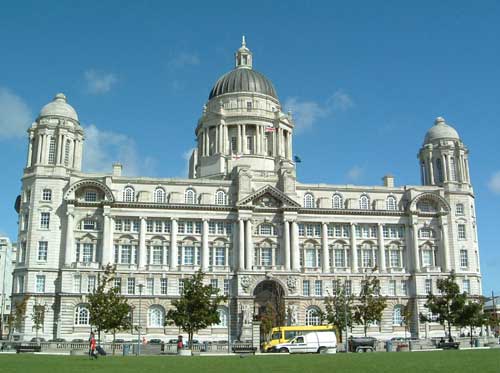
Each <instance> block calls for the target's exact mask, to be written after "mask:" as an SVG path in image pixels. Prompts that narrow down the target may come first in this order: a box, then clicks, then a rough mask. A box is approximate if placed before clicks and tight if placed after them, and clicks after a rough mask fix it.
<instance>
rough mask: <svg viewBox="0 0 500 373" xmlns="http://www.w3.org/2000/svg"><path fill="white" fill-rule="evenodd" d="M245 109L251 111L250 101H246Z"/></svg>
mask: <svg viewBox="0 0 500 373" xmlns="http://www.w3.org/2000/svg"><path fill="white" fill-rule="evenodd" d="M244 57H245V56H244ZM247 111H252V101H247Z"/></svg>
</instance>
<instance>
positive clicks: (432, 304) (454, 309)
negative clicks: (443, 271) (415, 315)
mask: <svg viewBox="0 0 500 373" xmlns="http://www.w3.org/2000/svg"><path fill="white" fill-rule="evenodd" d="M455 279H456V276H455V272H453V271H452V272H451V273H450V275H449V276H448V277H447V278H444V279H438V280H437V284H436V285H437V288H438V290H439V294H440V295H434V294H433V293H432V292H431V293H429V294H428V295H427V302H426V303H425V305H424V307H425V308H427V309H428V310H429V311H430V313H431V315H432V316H433V317H431V316H429V315H424V314H422V313H421V314H420V320H421V321H424V322H429V321H434V318H435V319H436V320H437V321H438V322H439V323H440V324H441V325H443V326H445V324H446V328H447V329H448V339H449V341H450V342H451V341H453V338H452V337H451V326H452V325H454V324H455V323H456V321H457V318H458V316H459V315H460V313H461V312H462V310H463V307H464V306H465V301H466V298H467V296H466V295H465V294H462V293H460V287H459V286H458V284H457V283H456V281H455Z"/></svg>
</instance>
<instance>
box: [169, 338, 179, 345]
mask: <svg viewBox="0 0 500 373" xmlns="http://www.w3.org/2000/svg"><path fill="white" fill-rule="evenodd" d="M168 343H170V344H174V345H175V344H177V338H173V339H169V340H168Z"/></svg>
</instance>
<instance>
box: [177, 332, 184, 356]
mask: <svg viewBox="0 0 500 373" xmlns="http://www.w3.org/2000/svg"><path fill="white" fill-rule="evenodd" d="M183 348H184V343H183V342H182V335H180V336H179V337H178V338H177V353H180V351H181V350H182V349H183Z"/></svg>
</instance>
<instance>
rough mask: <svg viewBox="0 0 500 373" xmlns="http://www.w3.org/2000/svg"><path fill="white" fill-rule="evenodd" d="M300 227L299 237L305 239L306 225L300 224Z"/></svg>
mask: <svg viewBox="0 0 500 373" xmlns="http://www.w3.org/2000/svg"><path fill="white" fill-rule="evenodd" d="M298 227H299V236H300V237H304V235H305V228H304V224H298Z"/></svg>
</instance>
